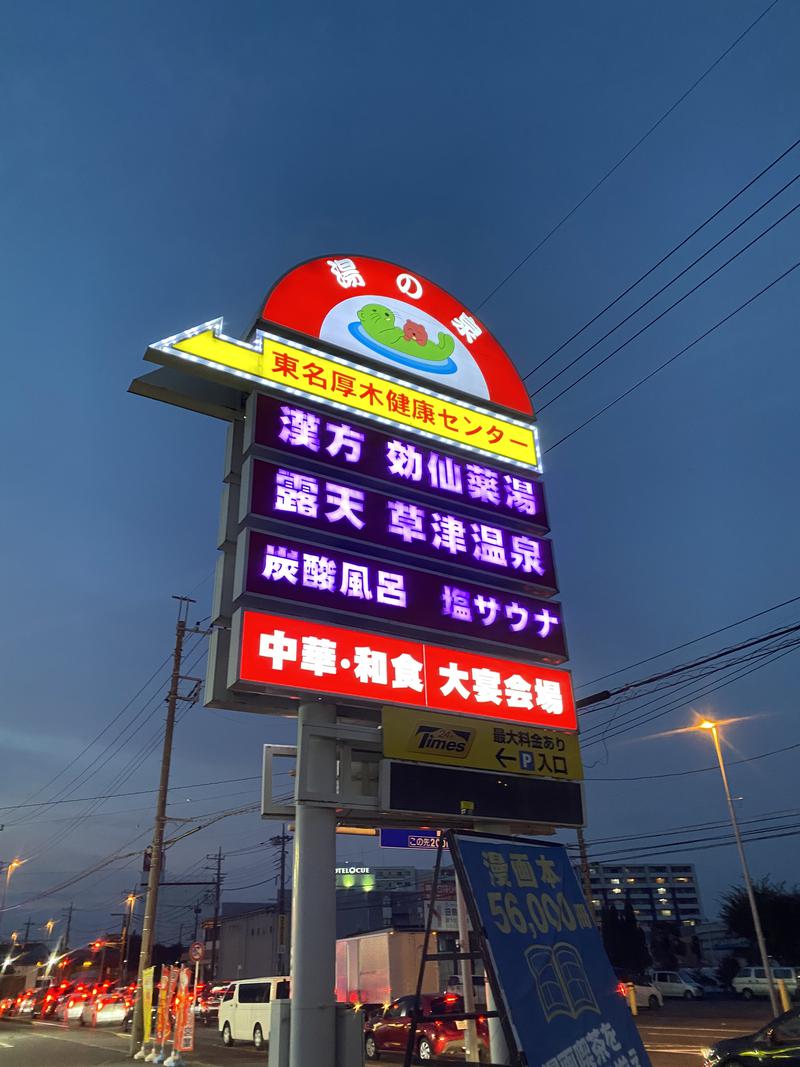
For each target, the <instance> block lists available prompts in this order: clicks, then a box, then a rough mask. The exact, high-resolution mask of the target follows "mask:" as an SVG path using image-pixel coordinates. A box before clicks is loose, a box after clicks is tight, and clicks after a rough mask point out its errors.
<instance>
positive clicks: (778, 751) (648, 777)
mask: <svg viewBox="0 0 800 1067" xmlns="http://www.w3.org/2000/svg"><path fill="white" fill-rule="evenodd" d="M798 748H800V742H798V743H797V744H795V745H784V746H783V747H781V748H773V749H772V750H771V751H770V752H760V753H759V754H758V755H757V756H748V757H747V758H746V759H734V760H726V761H725V762H726V765H727V766H728V767H739V766H741V764H743V763H755V762H756V761H757V760H762V759H767V757H768V756H780V755H782V754H783V753H784V752H794V751H795V750H796V749H798ZM706 771H719V767H718V766H717V764H716V763H715V764H713V765H712V766H709V767H693V768H692V769H691V770H687V771H665V772H662V773H660V774H637V775H632V776H626V777H624V778H587V779H586V781H587V782H650V781H653V780H654V779H656V778H684V777H685V776H686V775H689V774H705V772H706Z"/></svg>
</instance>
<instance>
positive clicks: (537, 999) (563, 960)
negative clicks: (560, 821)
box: [453, 834, 650, 1067]
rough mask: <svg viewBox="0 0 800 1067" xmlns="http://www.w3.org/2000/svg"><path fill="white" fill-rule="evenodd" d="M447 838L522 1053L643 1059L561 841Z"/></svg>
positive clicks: (641, 1066) (575, 1059)
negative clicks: (556, 842)
mask: <svg viewBox="0 0 800 1067" xmlns="http://www.w3.org/2000/svg"><path fill="white" fill-rule="evenodd" d="M453 841H454V843H455V849H454V851H455V856H454V858H455V861H456V866H457V868H458V870H459V876H462V875H463V880H462V884H463V885H464V888H465V892H466V894H467V899H468V903H469V904H470V908H471V910H472V912H473V916H472V918H473V923H474V924H475V923H476V921H477V927H478V928H480V927H482V928H483V930H484V932H485V937H486V940H487V943H488V945H487V947H488V950H489V954H490V956H491V960H492V968H493V970H494V974H495V977H496V980H497V983H498V986H499V989H498V990H497V992H498V993H499V994H500V995H501V996H502V999H503V1001H504V1002H505V1007H506V1011H507V1014H508V1018H509V1022H510V1025H511V1028H512V1030H513V1032H514V1038H515V1040H516V1044H517V1047H518V1049H519V1051H520V1052H522V1053H523V1054H524V1055H525V1057H526V1062H527V1063H529V1064H536V1065H540V1067H565V1065H572V1064H575V1065H577V1067H579V1065H583V1064H597V1065H598V1067H606V1065H607V1067H649V1064H650V1061H649V1059H648V1056H647V1053H646V1052H645V1050H644V1045H643V1044H642V1041H641V1038H640V1037H639V1032H638V1030H637V1029H636V1026H635V1024H634V1022H633V1018H632V1016H631V1013H630V1010H629V1008H628V1005H627V1003H626V1000H625V998H624V997H623V996H621V995H620V993H618V992H617V985H618V981H617V978H616V976H615V974H614V971H613V970H612V968H611V964H610V963H609V961H608V957H607V956H606V953H605V949H604V948H603V943H602V940H601V938H600V933H599V931H598V930H597V927H596V926H595V925H594V922H593V921H592V917H591V915H590V913H589V906H588V905H587V903H586V901H585V899H584V896H583V893H582V892H581V889H580V886H579V884H578V880H577V878H576V876H575V872H574V871H573V869H572V865H571V864H570V862H569V857H568V856H567V852H566V849H565V848H564V847H563V846H562V845H553V844H544V843H541V844H540V843H539V842H537V841H530V840H526V839H524V838H517V839H514V838H509V837H489V836H485V837H484V836H482V835H477V834H476V835H467V834H455V835H454V837H453Z"/></svg>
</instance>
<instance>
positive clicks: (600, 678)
mask: <svg viewBox="0 0 800 1067" xmlns="http://www.w3.org/2000/svg"><path fill="white" fill-rule="evenodd" d="M798 600H800V595H798V596H793V597H790V598H789V599H788V600H782V601H781V602H780V603H779V604H773V605H772V606H771V607H768V608H764V609H763V610H762V611H756V612H755V613H754V614H753V615H746V616H745V617H744V618H743V619H737V620H736V622H730V623H728V624H727V626H719V627H718V628H717V629H716V630H709V632H708V633H705V634H701V635H700V636H699V637H693V638H692V639H691V640H690V641H683V642H682V643H681V644H679V645H673V646H672V648H667V649H665V650H664V651H663V652H656V653H655V654H654V655H652V656H645V658H644V659H639V660H637V661H636V662H635V663H629V664H627V666H625V667H617V669H616V670H613V671H609V672H608V674H600V675H598V676H597V677H596V678H590V679H589V681H588V682H581V684H580V685H579V686H578V687H577V688H578V689H586V688H588V686H590V685H596V683H597V682H604V681H605V680H606V678H613V677H614V675H616V674H623V673H624V672H625V671H632V670H633V669H634V668H635V667H641V666H642V665H643V664H645V663H652V661H653V660H655V659H661V658H662V657H664V656H669V655H671V654H672V653H673V652H680V650H681V649H682V648H688V647H689V645H696V644H698V643H699V642H700V641H706V640H707V639H708V638H709V637H716V636H717V635H718V634H722V633H725V632H726V631H727V630H733V629H735V627H737V626H743V625H744V623H746V622H752V621H753V619H760V618H761V616H762V615H769V614H770V613H771V612H773V611H778V610H779V609H780V608H785V607H787V606H788V605H789V604H796V603H797V601H798Z"/></svg>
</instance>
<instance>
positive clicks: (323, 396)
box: [150, 319, 540, 470]
mask: <svg viewBox="0 0 800 1067" xmlns="http://www.w3.org/2000/svg"><path fill="white" fill-rule="evenodd" d="M221 326H222V320H221V319H218V320H215V321H213V322H207V323H205V324H204V325H203V326H200V327H197V329H195V330H189V331H187V332H186V333H183V334H178V335H176V336H175V337H169V338H167V339H166V340H164V341H159V342H157V343H156V344H154V345H151V346H150V349H151V351H153V352H160V353H164V354H166V355H171V356H173V357H179V358H182V359H184V360H186V361H187V362H188V363H190V364H191V363H194V364H199V365H201V366H206V367H208V368H209V369H212V370H216V371H228V372H230V373H231V374H232V375H234V376H236V378H237V379H239V380H241V379H242V378H245V379H248V380H250V381H251V382H255V383H256V384H257V385H258V384H262V385H267V386H270V387H272V388H277V389H279V390H283V391H286V392H287V393H290V394H292V395H294V396H297V395H306V396H310V397H316V398H317V399H319V400H327V401H329V402H330V403H333V404H335V405H336V406H337V407H339V408H348V409H351V410H352V411H355V412H358V413H359V414H360V415H364V416H366V417H367V418H370V419H374V420H376V421H378V422H382V423H384V424H389V425H395V426H406V427H409V428H411V429H414V430H418V431H420V432H422V433H424V434H426V435H428V436H431V437H435V438H440V439H441V440H442V441H447V442H450V443H455V444H458V445H460V446H461V447H463V448H469V449H476V450H478V451H479V452H484V453H486V454H487V455H491V456H501V457H503V459H508V460H511V461H513V462H514V463H518V464H520V465H522V466H525V467H532V468H533V469H535V470H539V469H540V462H539V451H538V441H537V434H536V428H535V426H534V425H533V424H532V423H530V422H524V421H523V420H522V419H520V420H517V419H511V418H501V417H499V416H498V415H496V414H494V413H493V412H491V411H489V410H488V409H486V408H482V407H481V406H480V405H479V404H476V405H474V406H473V405H471V404H464V403H456V402H455V401H453V400H448V399H447V398H446V397H444V396H442V395H440V394H438V393H436V392H434V391H433V390H423V389H419V388H412V387H411V386H409V385H405V384H404V383H403V382H402V381H400V380H398V379H397V378H393V377H392V376H391V375H390V374H384V373H382V372H380V371H366V370H362V369H361V368H359V367H358V366H357V365H356V364H354V363H350V362H349V361H347V360H346V359H344V358H341V359H339V358H337V359H333V358H332V357H330V356H327V355H324V354H323V353H321V352H317V351H316V350H314V349H311V348H300V347H298V346H297V345H293V344H288V343H287V342H286V341H284V340H283V339H282V338H280V337H277V336H275V335H273V334H263V333H259V334H258V335H257V338H256V341H255V342H253V343H248V342H245V341H237V340H234V339H233V338H231V337H225V336H224V335H223V334H222V333H221V332H220V330H221Z"/></svg>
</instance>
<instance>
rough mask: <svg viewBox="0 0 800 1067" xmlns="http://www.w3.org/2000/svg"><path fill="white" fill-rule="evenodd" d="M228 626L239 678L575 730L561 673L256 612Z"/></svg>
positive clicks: (570, 696) (570, 701) (270, 685)
mask: <svg viewBox="0 0 800 1067" xmlns="http://www.w3.org/2000/svg"><path fill="white" fill-rule="evenodd" d="M235 625H236V626H237V627H241V651H240V656H239V672H238V677H239V680H240V681H241V682H244V683H253V684H258V685H263V686H266V687H267V688H276V689H279V690H285V689H293V690H297V691H298V695H300V693H309V692H319V693H323V694H336V695H337V696H340V697H345V698H347V699H350V700H353V701H356V702H357V703H359V702H367V703H370V702H373V701H377V702H379V703H381V704H384V705H385V704H400V705H405V706H408V707H414V708H431V709H434V710H436V711H449V712H457V713H458V714H461V715H477V716H480V717H481V718H488V719H497V720H502V721H503V722H505V721H509V722H517V723H525V724H527V725H530V726H544V727H548V726H549V727H551V728H552V727H557V728H558V729H559V730H576V729H577V719H576V714H575V702H574V698H573V694H572V685H571V681H570V676H569V674H568V673H567V672H566V671H556V670H551V669H550V668H548V667H542V666H539V665H532V664H528V663H518V662H517V661H516V660H505V659H497V658H495V657H491V656H484V655H478V654H475V653H471V652H460V651H453V650H449V649H444V648H438V647H436V646H433V645H428V644H423V643H421V642H419V641H408V640H405V639H398V638H394V637H385V636H379V635H378V634H375V633H366V632H364V631H356V630H348V629H345V628H343V627H341V626H330V625H328V624H327V623H322V622H310V621H308V620H301V619H292V618H286V617H284V616H278V615H268V614H264V613H261V612H255V611H244V612H241V613H240V615H239V617H238V618H237V620H236V623H235Z"/></svg>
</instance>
